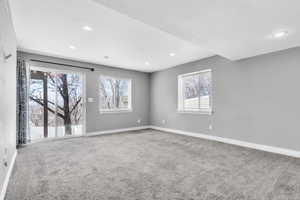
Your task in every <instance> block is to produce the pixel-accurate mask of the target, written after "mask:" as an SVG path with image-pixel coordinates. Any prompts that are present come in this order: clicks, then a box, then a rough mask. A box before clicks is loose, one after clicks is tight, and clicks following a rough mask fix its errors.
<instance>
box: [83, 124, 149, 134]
mask: <svg viewBox="0 0 300 200" xmlns="http://www.w3.org/2000/svg"><path fill="white" fill-rule="evenodd" d="M148 128H150V126H137V127H130V128H122V129H111V130H107V131H99V132H90V133H87V134H86V135H87V136H95V135H106V134H112V133H121V132H126V131H137V130H143V129H148Z"/></svg>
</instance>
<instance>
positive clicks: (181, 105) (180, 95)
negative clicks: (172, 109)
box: [177, 69, 213, 115]
mask: <svg viewBox="0 0 300 200" xmlns="http://www.w3.org/2000/svg"><path fill="white" fill-rule="evenodd" d="M207 72H210V73H211V75H212V70H211V69H204V70H200V71H196V72H192V73H186V74H180V75H178V85H177V87H178V100H177V112H178V113H189V114H206V115H211V114H212V113H213V111H212V77H211V83H210V84H211V87H210V96H209V108H208V109H203V108H199V109H185V108H184V95H183V78H184V77H187V76H191V75H196V74H201V73H207ZM199 103H200V101H199Z"/></svg>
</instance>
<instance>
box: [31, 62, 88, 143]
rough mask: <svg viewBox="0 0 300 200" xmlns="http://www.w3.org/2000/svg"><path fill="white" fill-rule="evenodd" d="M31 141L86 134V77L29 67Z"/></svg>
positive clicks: (74, 73)
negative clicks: (84, 79)
mask: <svg viewBox="0 0 300 200" xmlns="http://www.w3.org/2000/svg"><path fill="white" fill-rule="evenodd" d="M29 80H30V81H29V97H28V98H29V133H30V139H31V141H35V140H40V139H44V138H55V137H65V136H79V135H83V134H84V120H85V119H84V117H85V115H84V114H85V110H84V109H85V108H84V99H85V98H84V91H83V89H84V81H83V74H82V73H79V72H78V73H77V72H73V71H70V72H69V71H68V72H66V71H50V70H47V71H46V70H43V69H42V68H34V67H31V68H30V79H29Z"/></svg>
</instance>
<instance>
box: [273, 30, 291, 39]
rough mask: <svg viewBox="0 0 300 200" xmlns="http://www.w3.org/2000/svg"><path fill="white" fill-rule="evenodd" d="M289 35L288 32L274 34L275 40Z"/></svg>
mask: <svg viewBox="0 0 300 200" xmlns="http://www.w3.org/2000/svg"><path fill="white" fill-rule="evenodd" d="M288 34H289V32H288V31H278V32H275V33H273V38H284V37H286V36H287V35H288Z"/></svg>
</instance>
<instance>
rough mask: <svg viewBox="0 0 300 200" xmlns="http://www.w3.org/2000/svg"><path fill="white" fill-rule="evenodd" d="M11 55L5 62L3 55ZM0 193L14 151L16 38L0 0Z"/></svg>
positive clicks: (5, 8)
mask: <svg viewBox="0 0 300 200" xmlns="http://www.w3.org/2000/svg"><path fill="white" fill-rule="evenodd" d="M4 52H5V53H6V54H9V53H10V54H12V57H11V58H9V59H8V60H7V61H4V59H3V53H4ZM0 94H1V98H0V192H1V189H2V186H3V182H4V179H5V176H6V175H7V170H8V167H5V166H4V162H5V161H7V162H8V165H10V163H11V160H12V157H13V154H14V153H15V151H16V38H15V32H14V29H13V25H12V21H11V16H10V12H9V10H8V3H7V0H0Z"/></svg>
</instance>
